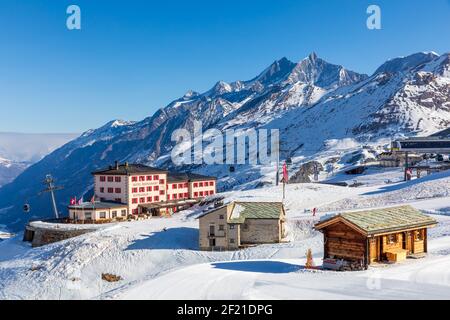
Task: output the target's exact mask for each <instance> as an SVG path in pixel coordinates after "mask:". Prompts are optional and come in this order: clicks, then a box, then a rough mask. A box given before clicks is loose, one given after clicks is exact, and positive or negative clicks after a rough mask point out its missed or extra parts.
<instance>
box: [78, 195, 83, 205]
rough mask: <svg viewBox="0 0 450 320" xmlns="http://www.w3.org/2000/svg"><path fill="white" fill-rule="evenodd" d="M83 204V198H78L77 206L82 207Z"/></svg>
mask: <svg viewBox="0 0 450 320" xmlns="http://www.w3.org/2000/svg"><path fill="white" fill-rule="evenodd" d="M82 204H83V197H81V198H80V200H78V205H82Z"/></svg>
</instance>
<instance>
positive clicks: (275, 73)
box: [251, 57, 295, 86]
mask: <svg viewBox="0 0 450 320" xmlns="http://www.w3.org/2000/svg"><path fill="white" fill-rule="evenodd" d="M294 67H295V63H293V62H292V61H290V60H288V59H287V58H286V57H283V58H281V59H280V60H277V61H274V62H273V63H272V64H271V65H270V66H269V67H268V68H266V69H265V70H264V71H263V72H261V73H260V74H259V75H258V76H257V77H256V78H254V79H253V80H251V81H252V82H256V81H257V82H259V83H260V84H262V85H266V86H268V85H271V84H274V83H277V82H279V81H282V80H285V79H286V77H287V76H288V75H289V73H290V72H291V71H292V69H293V68H294Z"/></svg>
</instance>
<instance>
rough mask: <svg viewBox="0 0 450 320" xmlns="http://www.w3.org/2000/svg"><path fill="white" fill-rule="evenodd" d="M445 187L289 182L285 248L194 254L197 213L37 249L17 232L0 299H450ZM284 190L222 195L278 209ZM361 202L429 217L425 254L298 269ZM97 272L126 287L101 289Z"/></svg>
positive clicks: (440, 181) (449, 200)
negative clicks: (324, 219) (365, 266)
mask: <svg viewBox="0 0 450 320" xmlns="http://www.w3.org/2000/svg"><path fill="white" fill-rule="evenodd" d="M375 178H376V177H375ZM375 180H376V179H375ZM379 180H380V179H378V181H379ZM449 189H450V174H449V173H443V174H437V175H434V176H433V175H432V176H429V177H425V178H423V179H420V180H414V181H410V182H406V183H404V182H399V183H394V184H388V185H386V184H381V185H380V184H376V183H372V184H369V186H366V187H359V188H349V187H337V186H331V185H325V184H291V185H288V186H287V190H286V200H285V205H286V209H287V233H288V235H287V236H288V240H289V241H290V242H288V243H280V244H267V245H261V246H255V247H250V248H247V249H245V250H241V251H234V252H202V251H199V250H198V221H197V220H196V217H197V216H198V215H200V214H201V213H202V210H205V209H206V208H198V207H194V208H192V209H191V210H187V211H183V212H180V213H178V214H176V215H175V216H174V217H172V218H157V219H150V220H144V221H135V222H124V223H117V224H111V225H109V226H106V227H105V228H102V229H100V230H98V231H95V232H93V233H89V234H85V235H82V236H79V237H76V238H72V239H68V240H65V241H62V242H59V243H54V244H50V245H48V246H44V247H40V248H34V249H32V248H30V246H29V244H27V243H23V242H22V241H21V235H20V234H19V235H17V236H16V237H14V238H11V239H7V240H4V241H2V242H0V299H406V298H408V299H450V195H449V194H448V190H449ZM281 190H282V189H281V186H279V187H270V188H263V189H256V190H249V191H236V192H229V193H225V194H224V196H225V197H226V201H232V200H247V201H253V200H263V201H274V200H278V201H279V200H281V198H282V193H281ZM395 201H397V202H395ZM360 203H362V204H365V205H366V204H367V205H369V206H370V207H373V206H387V205H394V204H396V203H401V204H404V203H409V204H411V205H413V206H415V207H416V208H418V209H420V210H422V211H423V212H425V213H427V214H431V215H432V216H433V217H434V218H435V219H436V220H438V222H439V224H438V226H437V227H435V228H433V229H430V232H429V255H428V256H427V257H426V258H424V259H418V260H414V259H408V260H407V261H405V262H402V263H399V264H396V265H383V266H381V267H371V268H369V270H367V271H361V272H343V273H336V272H331V271H319V270H316V271H310V270H305V269H303V265H304V263H305V261H304V258H305V253H306V250H307V249H308V248H311V249H312V252H313V256H314V260H315V263H316V264H317V265H320V264H321V258H322V253H323V252H322V247H323V243H322V235H321V234H320V233H318V232H316V231H314V230H312V228H311V227H312V225H313V224H314V223H315V222H317V221H318V219H320V216H322V215H323V214H328V213H331V212H335V211H342V210H347V209H348V208H349V207H350V208H353V207H355V204H356V207H358V208H359V207H361V205H359V204H360ZM313 207H318V208H320V209H321V210H320V211H319V214H318V216H317V217H312V216H311V213H310V212H309V211H307V210H310V209H311V208H313ZM327 208H328V209H327ZM305 209H306V211H305ZM102 273H112V274H115V275H120V276H121V277H122V279H123V280H121V281H119V282H115V283H109V282H105V281H103V280H101V274H102Z"/></svg>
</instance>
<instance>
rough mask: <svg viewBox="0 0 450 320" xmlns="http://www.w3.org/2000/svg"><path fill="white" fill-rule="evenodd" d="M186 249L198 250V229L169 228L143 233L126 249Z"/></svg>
mask: <svg viewBox="0 0 450 320" xmlns="http://www.w3.org/2000/svg"><path fill="white" fill-rule="evenodd" d="M143 249H186V250H198V229H195V228H186V227H183V228H170V229H166V230H165V231H164V230H161V231H156V232H153V233H151V234H148V235H143V238H142V239H137V240H135V241H134V242H133V243H131V244H130V245H129V246H128V247H127V248H126V250H143Z"/></svg>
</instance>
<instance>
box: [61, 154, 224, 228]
mask: <svg viewBox="0 0 450 320" xmlns="http://www.w3.org/2000/svg"><path fill="white" fill-rule="evenodd" d="M92 175H93V176H94V194H95V199H96V200H99V202H97V201H96V202H95V203H94V205H93V206H94V207H95V212H94V211H92V214H93V215H92V218H94V217H95V218H96V217H97V214H100V212H104V211H99V209H98V208H99V207H105V208H107V207H112V209H111V214H110V216H111V219H116V217H112V216H113V212H114V211H115V209H118V210H119V209H120V216H122V213H123V212H122V210H123V209H122V207H125V209H126V214H127V216H128V215H139V214H147V215H152V216H160V215H166V214H171V213H173V212H176V211H177V210H179V209H181V208H185V207H189V206H192V205H193V204H195V203H197V202H199V201H201V200H202V199H203V198H205V197H208V196H211V195H214V194H216V187H217V183H216V182H217V181H216V180H217V179H216V178H215V177H208V176H203V175H199V174H192V173H176V172H173V173H172V172H169V171H167V170H164V169H159V168H153V167H149V166H145V165H142V164H129V163H124V164H119V163H118V162H116V163H115V165H112V166H109V167H108V168H105V169H101V170H97V171H94V172H92ZM83 206H87V207H89V208H90V204H89V203H87V204H82V205H81V206H71V207H69V212H70V214H71V219H78V220H83V219H87V218H86V210H85V208H83ZM91 209H92V210H93V209H94V208H91ZM88 212H90V211H88ZM87 216H88V217H89V215H87ZM101 216H104V214H103V213H102V214H101ZM117 217H119V215H117Z"/></svg>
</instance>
